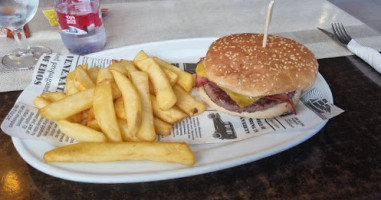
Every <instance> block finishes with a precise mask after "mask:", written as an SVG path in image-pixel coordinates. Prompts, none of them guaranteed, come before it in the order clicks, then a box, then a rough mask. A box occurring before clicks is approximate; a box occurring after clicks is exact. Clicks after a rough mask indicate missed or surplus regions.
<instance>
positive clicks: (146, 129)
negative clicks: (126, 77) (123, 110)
mask: <svg viewBox="0 0 381 200" xmlns="http://www.w3.org/2000/svg"><path fill="white" fill-rule="evenodd" d="M131 77H132V83H133V84H134V85H135V87H136V89H137V91H138V93H139V95H140V100H141V104H142V122H141V125H140V127H139V131H138V132H137V137H138V138H139V139H140V140H141V141H154V140H155V138H156V134H155V127H154V124H153V114H152V105H151V97H150V94H149V84H148V75H147V73H146V72H142V71H140V72H133V73H131ZM128 112H129V110H128ZM128 112H127V114H128Z"/></svg>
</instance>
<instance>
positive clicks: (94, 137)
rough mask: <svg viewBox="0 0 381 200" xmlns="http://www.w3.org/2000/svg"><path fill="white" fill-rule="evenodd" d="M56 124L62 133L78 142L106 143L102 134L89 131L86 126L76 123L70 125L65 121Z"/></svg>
mask: <svg viewBox="0 0 381 200" xmlns="http://www.w3.org/2000/svg"><path fill="white" fill-rule="evenodd" d="M56 123H57V125H58V128H59V129H60V130H61V132H62V133H64V134H65V135H66V136H68V137H70V138H73V139H75V140H78V141H80V142H105V141H106V137H105V135H104V134H103V133H102V132H99V131H96V130H94V129H91V128H89V127H87V126H84V125H81V124H78V123H72V122H69V121H67V120H58V121H56Z"/></svg>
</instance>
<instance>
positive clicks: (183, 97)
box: [173, 85, 205, 116]
mask: <svg viewBox="0 0 381 200" xmlns="http://www.w3.org/2000/svg"><path fill="white" fill-rule="evenodd" d="M173 91H174V92H175V94H176V97H177V102H176V106H177V107H178V108H180V109H181V110H182V111H183V112H185V113H186V114H188V115H189V116H195V115H199V114H200V113H202V112H204V111H205V105H204V104H203V103H202V102H199V101H197V100H196V99H195V98H194V97H193V96H192V95H190V94H189V93H188V92H186V91H185V90H184V89H183V88H182V87H180V86H179V85H175V86H173Z"/></svg>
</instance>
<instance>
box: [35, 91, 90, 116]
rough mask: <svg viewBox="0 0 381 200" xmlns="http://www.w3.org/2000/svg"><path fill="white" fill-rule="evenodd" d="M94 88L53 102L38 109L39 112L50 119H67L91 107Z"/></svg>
mask: <svg viewBox="0 0 381 200" xmlns="http://www.w3.org/2000/svg"><path fill="white" fill-rule="evenodd" d="M93 93H94V88H90V89H87V90H83V91H80V92H78V93H75V94H73V95H70V96H66V97H65V98H63V99H61V100H59V101H55V102H52V103H51V104H49V105H47V106H45V107H43V108H41V109H39V110H38V113H39V114H40V115H41V116H43V117H45V118H47V119H50V120H60V119H66V118H68V117H70V116H72V115H74V114H76V113H79V112H81V111H84V110H86V109H89V108H90V107H91V106H92V105H93Z"/></svg>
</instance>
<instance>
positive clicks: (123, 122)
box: [118, 118, 140, 142]
mask: <svg viewBox="0 0 381 200" xmlns="http://www.w3.org/2000/svg"><path fill="white" fill-rule="evenodd" d="M118 124H119V128H120V132H121V133H122V135H123V134H124V135H127V136H128V134H129V133H128V125H127V120H125V119H120V118H118ZM124 140H125V141H126V142H138V141H140V139H139V138H138V137H137V136H133V137H128V138H126V139H124Z"/></svg>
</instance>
